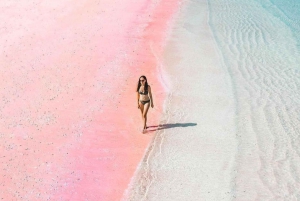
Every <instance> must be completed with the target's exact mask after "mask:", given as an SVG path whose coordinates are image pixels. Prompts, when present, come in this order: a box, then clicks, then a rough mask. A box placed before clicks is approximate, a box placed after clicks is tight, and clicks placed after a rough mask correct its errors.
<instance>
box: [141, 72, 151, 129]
mask: <svg viewBox="0 0 300 201" xmlns="http://www.w3.org/2000/svg"><path fill="white" fill-rule="evenodd" d="M143 80H144V78H142V77H141V78H140V82H141V87H140V88H139V91H144V86H145V82H146V81H143ZM137 100H138V108H139V109H140V110H141V113H142V118H143V122H144V127H143V130H145V129H146V128H147V125H146V124H147V113H148V110H149V107H150V103H151V107H152V108H153V107H154V105H153V98H152V92H151V87H150V86H149V85H148V94H147V95H142V94H139V93H138V92H137ZM147 100H150V102H149V103H146V104H145V105H143V104H142V103H141V102H140V101H147Z"/></svg>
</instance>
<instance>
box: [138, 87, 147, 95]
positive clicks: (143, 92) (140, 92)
mask: <svg viewBox="0 0 300 201" xmlns="http://www.w3.org/2000/svg"><path fill="white" fill-rule="evenodd" d="M144 89H145V88H144ZM139 94H142V95H147V94H148V90H145V91H139Z"/></svg>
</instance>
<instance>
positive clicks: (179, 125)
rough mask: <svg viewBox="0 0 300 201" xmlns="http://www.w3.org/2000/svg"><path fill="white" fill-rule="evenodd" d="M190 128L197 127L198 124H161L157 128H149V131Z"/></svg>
mask: <svg viewBox="0 0 300 201" xmlns="http://www.w3.org/2000/svg"><path fill="white" fill-rule="evenodd" d="M189 126H197V124H196V123H176V124H159V125H157V126H148V127H147V130H148V131H157V130H163V129H169V128H176V127H189Z"/></svg>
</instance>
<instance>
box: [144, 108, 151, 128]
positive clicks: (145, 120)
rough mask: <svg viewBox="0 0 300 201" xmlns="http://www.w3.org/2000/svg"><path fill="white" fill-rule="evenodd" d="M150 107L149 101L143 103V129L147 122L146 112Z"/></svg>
mask: <svg viewBox="0 0 300 201" xmlns="http://www.w3.org/2000/svg"><path fill="white" fill-rule="evenodd" d="M149 107H150V102H149V103H146V104H145V105H144V112H143V120H144V129H146V124H147V113H148V110H149Z"/></svg>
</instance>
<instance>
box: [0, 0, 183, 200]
mask: <svg viewBox="0 0 300 201" xmlns="http://www.w3.org/2000/svg"><path fill="white" fill-rule="evenodd" d="M178 5H179V0H170V1H148V0H141V1H134V0H126V1H121V3H120V1H107V0H106V1H97V0H89V1H81V2H74V1H58V0H55V1H51V2H41V1H36V0H30V1H24V0H22V1H18V2H14V1H9V0H5V1H2V2H1V3H0V8H1V14H0V18H1V21H0V34H1V37H0V42H1V47H0V48H1V51H0V52H1V54H0V65H1V68H0V69H1V73H0V76H1V78H0V83H1V91H0V95H1V102H0V108H1V111H0V115H1V122H0V146H1V148H0V152H1V154H0V164H1V169H0V186H1V190H0V199H1V200H20V201H25V200H30V201H33V200H38V201H44V200H54V201H58V200H72V201H76V200H78V201H82V200H90V201H99V200H101V201H114V200H120V199H121V197H122V195H123V193H124V191H125V190H126V188H127V186H128V184H129V182H130V179H131V178H132V176H133V174H134V172H135V170H136V168H137V165H138V164H139V162H140V160H141V159H142V157H143V155H144V152H145V149H146V148H147V146H148V144H149V142H150V140H151V139H152V136H153V134H154V133H155V129H152V131H151V130H150V131H149V132H148V133H146V134H142V133H141V132H140V130H141V128H142V118H141V114H140V111H139V110H138V108H137V103H136V102H137V100H136V92H135V90H136V84H137V81H138V78H139V76H140V75H146V76H147V79H148V81H149V84H150V85H151V87H152V90H153V99H154V109H152V108H150V110H149V113H148V125H149V126H151V125H154V126H155V125H157V124H159V120H160V117H161V113H162V109H163V101H164V99H165V89H164V87H163V85H162V83H161V80H160V71H159V68H158V67H157V66H158V65H159V64H158V61H157V55H160V54H161V53H162V50H163V48H164V45H165V40H166V37H168V31H169V29H170V27H171V26H172V19H173V17H174V15H175V14H176V12H177V9H178Z"/></svg>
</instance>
